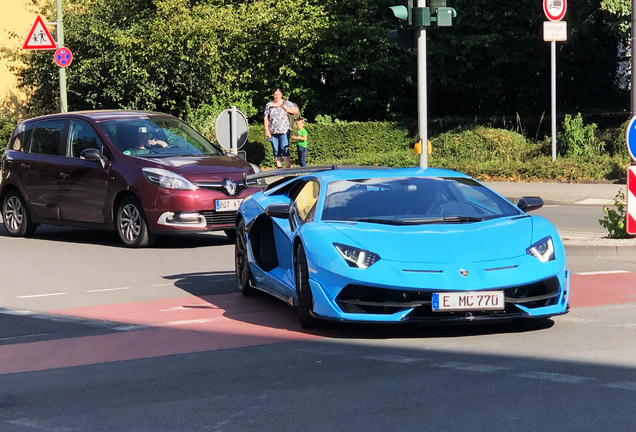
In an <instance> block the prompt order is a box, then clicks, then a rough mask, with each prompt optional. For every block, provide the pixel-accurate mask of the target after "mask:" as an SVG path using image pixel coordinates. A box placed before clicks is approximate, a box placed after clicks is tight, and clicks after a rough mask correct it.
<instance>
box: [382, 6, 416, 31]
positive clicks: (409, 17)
mask: <svg viewBox="0 0 636 432" xmlns="http://www.w3.org/2000/svg"><path fill="white" fill-rule="evenodd" d="M397 3H398V4H396V5H395V6H390V7H389V10H388V11H387V12H386V14H387V16H388V17H389V18H397V19H398V20H400V21H404V23H403V25H405V26H411V25H412V23H413V0H398V2H397Z"/></svg>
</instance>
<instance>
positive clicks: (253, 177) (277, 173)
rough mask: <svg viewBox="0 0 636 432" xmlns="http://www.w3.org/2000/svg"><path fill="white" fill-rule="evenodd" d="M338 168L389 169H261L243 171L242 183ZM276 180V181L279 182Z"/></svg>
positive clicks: (331, 168)
mask: <svg viewBox="0 0 636 432" xmlns="http://www.w3.org/2000/svg"><path fill="white" fill-rule="evenodd" d="M338 169H389V167H385V166H363V165H316V166H311V167H303V168H279V169H273V170H268V171H262V172H259V173H256V174H247V173H243V184H244V185H245V186H247V185H252V184H256V183H257V182H258V180H261V179H266V178H270V177H284V179H288V178H291V177H293V176H295V175H299V174H309V173H313V172H320V171H330V170H338ZM284 179H281V180H284ZM281 180H278V181H277V182H276V183H280V182H281Z"/></svg>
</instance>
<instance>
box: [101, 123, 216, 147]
mask: <svg viewBox="0 0 636 432" xmlns="http://www.w3.org/2000/svg"><path fill="white" fill-rule="evenodd" d="M99 127H100V128H101V129H102V131H103V132H104V134H105V135H106V136H107V137H108V140H109V141H110V142H112V143H113V145H114V146H115V147H117V148H118V149H119V150H120V151H121V152H123V153H124V154H129V155H135V156H150V157H161V156H185V155H203V154H207V155H215V156H216V155H221V154H223V152H222V150H220V149H218V148H217V147H215V146H214V145H212V144H211V143H210V142H209V141H207V140H206V139H205V138H203V137H202V136H201V135H199V134H198V133H197V132H196V131H195V130H194V129H192V128H191V127H190V126H188V125H186V124H185V123H184V122H182V121H180V120H178V119H176V118H167V117H147V118H126V119H119V120H109V121H105V122H101V123H100V124H99Z"/></svg>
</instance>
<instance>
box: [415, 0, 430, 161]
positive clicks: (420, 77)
mask: <svg viewBox="0 0 636 432" xmlns="http://www.w3.org/2000/svg"><path fill="white" fill-rule="evenodd" d="M417 7H421V8H424V7H426V0H417ZM416 31H417V125H418V129H419V135H420V139H421V140H422V141H421V142H423V143H425V142H427V141H428V120H427V117H428V106H427V92H426V79H427V78H426V27H424V26H418V27H416ZM427 153H428V152H427V151H423V152H422V154H421V155H420V168H427V167H428V154H427Z"/></svg>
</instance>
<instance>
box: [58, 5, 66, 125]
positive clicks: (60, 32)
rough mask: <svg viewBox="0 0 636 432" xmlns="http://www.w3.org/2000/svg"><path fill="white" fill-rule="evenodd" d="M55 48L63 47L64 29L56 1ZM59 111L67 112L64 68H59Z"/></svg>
mask: <svg viewBox="0 0 636 432" xmlns="http://www.w3.org/2000/svg"><path fill="white" fill-rule="evenodd" d="M56 28H57V46H58V47H63V46H64V27H63V25H62V0H57V26H56ZM60 111H62V112H63V113H65V112H67V111H68V105H67V102H66V68H63V67H60Z"/></svg>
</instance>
